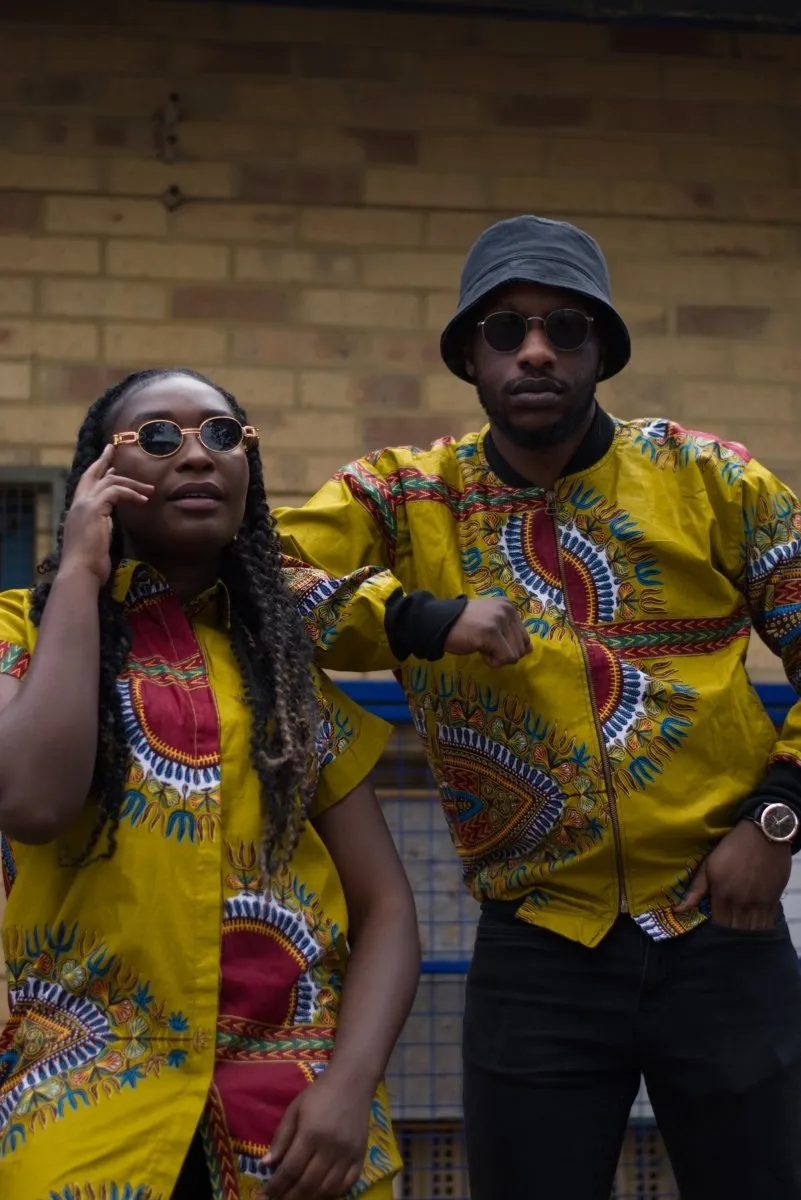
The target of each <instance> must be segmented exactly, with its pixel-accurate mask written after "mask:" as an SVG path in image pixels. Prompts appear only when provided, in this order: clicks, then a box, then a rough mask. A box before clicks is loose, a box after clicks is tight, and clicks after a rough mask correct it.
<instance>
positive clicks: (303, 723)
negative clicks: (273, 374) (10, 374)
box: [31, 367, 319, 872]
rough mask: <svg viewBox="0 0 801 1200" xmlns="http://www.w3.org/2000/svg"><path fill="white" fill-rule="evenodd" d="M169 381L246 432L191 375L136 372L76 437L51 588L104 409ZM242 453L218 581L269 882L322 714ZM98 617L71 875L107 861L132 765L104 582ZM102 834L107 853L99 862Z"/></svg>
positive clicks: (43, 587) (281, 858) (123, 653)
mask: <svg viewBox="0 0 801 1200" xmlns="http://www.w3.org/2000/svg"><path fill="white" fill-rule="evenodd" d="M173 375H186V376H189V377H190V378H192V379H196V380H199V381H200V382H202V383H205V384H207V385H208V386H209V387H213V388H214V389H215V390H216V391H217V392H219V394H220V395H221V396H222V397H223V398H224V399H225V401H226V402H227V404H228V405H229V406H230V408H231V410H232V412H233V414H234V415H235V416H236V417H237V418H238V419H239V420H240V421H241V422H242V423H243V424H244V423H246V417H245V414H244V412H243V411H242V409H241V408H240V406H239V405H238V403H237V402H236V400H235V399H234V397H233V396H231V395H230V394H229V393H228V392H226V391H224V390H223V389H222V388H220V387H218V386H217V385H216V384H214V383H212V381H211V380H209V379H207V378H206V377H205V376H203V375H200V374H199V373H198V372H196V371H192V370H190V369H188V368H183V367H182V368H176V369H173V368H169V369H156V370H149V371H140V372H137V373H136V374H133V375H129V376H128V377H127V378H126V379H123V380H122V381H121V382H120V383H118V384H116V385H115V386H114V387H111V388H109V389H108V391H107V392H105V393H104V394H103V395H102V396H101V397H100V398H99V399H98V400H97V401H95V403H94V404H93V405H92V407H91V408H90V409H89V412H88V413H87V415H86V418H85V420H84V422H83V425H82V426H81V429H80V431H79V434H78V443H77V446H76V450H75V456H74V458H73V463H72V469H71V472H70V475H69V478H68V480H67V487H66V498H65V512H64V514H63V516H62V520H61V523H60V525H59V530H58V537H57V543H56V549H55V550H54V552H53V553H52V554H50V555H48V556H47V558H45V560H44V561H43V562H42V564H41V565H40V567H39V572H40V573H41V574H42V575H44V576H49V577H50V578H52V576H53V575H54V574H55V573H56V571H57V570H58V568H59V566H60V563H61V554H62V546H63V534H64V519H65V517H66V513H67V512H68V511H69V509H70V506H71V504H72V501H73V498H74V496H75V491H76V488H77V486H78V483H79V481H80V478H81V476H82V475H83V473H84V471H86V469H87V467H89V466H91V464H92V463H93V462H95V461H96V460H97V459H98V458H99V457H100V455H101V454H102V452H103V449H104V447H105V445H106V442H107V436H106V428H105V426H106V422H107V420H108V415H109V413H110V411H111V409H112V408H113V407H114V406H115V405H116V404H117V403H118V402H119V401H121V400H122V399H123V398H126V397H127V396H129V395H131V394H132V393H133V392H135V391H139V390H140V389H141V388H143V387H145V386H146V385H147V384H149V383H152V382H154V381H155V380H157V379H165V378H169V377H170V376H173ZM246 453H247V458H248V465H249V468H250V480H249V484H248V492H247V500H246V505H245V517H244V521H243V524H242V528H241V529H240V531H239V534H238V536H237V539H236V541H235V542H233V543H232V544H231V545H230V546H228V547H227V548H226V550H225V551H224V552H223V556H222V564H221V578H222V580H223V582H224V583H225V584H226V586H227V588H228V593H229V596H230V600H231V639H232V644H233V649H234V653H235V655H236V659H237V663H238V665H239V669H240V671H241V673H242V678H243V680H244V684H245V694H246V698H247V703H248V707H249V709H250V713H251V719H252V733H251V758H252V761H253V766H254V769H255V771H256V773H257V775H258V777H259V781H260V783H261V791H262V811H263V813H264V834H263V839H262V854H261V856H262V864H263V866H264V868H265V870H266V871H268V872H272V871H274V870H275V868H276V867H277V866H278V865H279V864H281V863H283V862H286V861H287V859H288V858H289V856H290V855H291V854H292V851H293V850H294V848H295V845H296V844H297V839H298V837H299V835H300V831H301V829H302V826H303V822H304V820H305V817H306V813H307V812H308V806H309V803H310V800H311V796H312V794H313V779H312V773H310V770H309V764H310V763H311V762H312V761H313V756H314V750H315V741H316V735H317V726H318V722H319V714H318V710H317V705H316V698H315V690H314V685H313V681H312V676H311V670H310V667H311V659H312V649H311V645H310V643H309V641H308V639H307V637H306V635H305V632H304V630H303V626H302V623H301V620H300V618H299V616H298V614H297V611H296V609H295V605H294V601H293V599H292V596H291V594H290V592H289V589H288V588H287V586H286V584H285V583H284V577H283V572H282V570H281V547H280V542H279V539H278V536H277V534H276V531H275V522H274V519H273V517H272V514H271V513H270V510H269V507H268V504H267V497H266V493H265V488H264V476H263V472H262V466H261V459H260V457H259V453H258V450H257V449H256V448H255V447H251V448H249V449H248V450H247V451H246ZM120 558H121V545H120V543H119V539H118V538H117V536H116V535H115V536H114V539H113V541H112V553H111V560H112V571H113V569H114V568H116V567H117V566H118V565H119V562H120ZM112 577H113V575H112ZM50 588H51V582H50V581H49V580H45V581H44V582H42V583H40V584H38V585H37V587H35V588H34V590H33V600H32V608H31V616H32V619H33V621H34V623H35V624H37V625H38V624H39V622H40V621H41V618H42V614H43V612H44V609H45V606H46V604H47V600H48V597H49V595H50ZM98 612H99V619H100V684H99V688H98V745H97V756H96V759H95V770H94V780H93V785H92V793H93V797H94V800H95V802H96V804H97V809H98V813H97V819H96V820H95V822H94V825H93V826H92V830H91V832H90V835H89V838H88V840H87V843H86V845H85V847H84V848H83V850H82V851H81V852H80V854H78V855H77V856H76V857H75V858H74V859H73V860H70V861H69V865H75V866H84V865H86V864H87V863H89V862H91V861H94V860H95V859H98V858H110V857H111V856H112V855H113V854H114V850H115V848H116V841H117V832H118V829H119V824H120V815H121V812H122V809H123V806H124V803H125V786H126V776H127V770H128V759H129V751H128V743H127V738H126V732H125V724H124V719H123V712H122V704H121V700H120V696H119V692H118V689H117V679H118V676H119V674H120V672H121V671H122V669H123V667H124V664H125V660H126V657H127V655H128V652H129V650H130V646H131V638H130V632H129V630H128V627H127V624H126V622H125V617H124V610H123V606H122V605H121V604H119V603H118V602H117V601H115V600H114V599H113V595H112V585H111V582H109V583H108V584H107V585H106V586H104V587H103V588H101V590H100V595H99V599H98ZM104 831H105V832H106V846H105V849H104V850H102V851H101V852H98V853H96V851H97V847H98V844H99V842H100V839H101V837H102V835H103V833H104Z"/></svg>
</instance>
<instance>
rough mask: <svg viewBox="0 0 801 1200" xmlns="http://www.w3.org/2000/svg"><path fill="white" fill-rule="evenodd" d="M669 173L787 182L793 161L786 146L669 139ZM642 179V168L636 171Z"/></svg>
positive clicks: (716, 180)
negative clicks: (744, 148) (675, 140)
mask: <svg viewBox="0 0 801 1200" xmlns="http://www.w3.org/2000/svg"><path fill="white" fill-rule="evenodd" d="M662 153H663V155H664V158H665V165H666V174H667V175H668V176H669V177H670V178H671V179H688V180H691V181H692V180H709V182H710V183H721V182H740V181H748V180H762V179H770V181H771V182H772V183H786V182H787V181H788V180H789V178H790V170H791V162H790V156H789V155H788V154H787V151H786V149H785V148H784V147H783V146H758V145H750V146H749V147H748V152H747V153H745V154H744V153H743V149H742V146H736V145H732V144H729V145H715V144H714V143H712V144H711V143H710V142H709V141H708V140H706V139H705V140H704V141H690V140H689V139H687V140H686V141H682V142H669V141H666V142H665V144H664V146H663V147H662ZM632 174H635V175H636V177H637V178H638V179H640V178H642V172H641V171H639V170H637V171H633V172H632Z"/></svg>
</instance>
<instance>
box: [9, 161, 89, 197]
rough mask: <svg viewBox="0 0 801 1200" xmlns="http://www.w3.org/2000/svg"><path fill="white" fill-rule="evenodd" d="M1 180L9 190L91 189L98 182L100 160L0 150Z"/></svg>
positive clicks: (66, 190)
mask: <svg viewBox="0 0 801 1200" xmlns="http://www.w3.org/2000/svg"><path fill="white" fill-rule="evenodd" d="M0 180H2V184H3V188H5V189H9V190H10V189H12V188H17V189H19V190H20V191H31V192H94V191H96V190H97V188H98V187H99V184H100V164H99V162H98V161H97V160H96V159H91V158H63V157H61V156H60V155H50V154H4V153H0Z"/></svg>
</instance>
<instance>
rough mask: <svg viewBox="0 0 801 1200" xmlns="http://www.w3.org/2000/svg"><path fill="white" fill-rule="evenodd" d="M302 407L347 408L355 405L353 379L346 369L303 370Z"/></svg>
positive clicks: (301, 380) (301, 385)
mask: <svg viewBox="0 0 801 1200" xmlns="http://www.w3.org/2000/svg"><path fill="white" fill-rule="evenodd" d="M300 407H301V408H305V409H323V408H325V409H328V408H333V409H345V410H349V409H351V408H352V407H353V379H352V377H351V376H350V375H348V374H347V373H346V372H345V371H302V372H301V374H300Z"/></svg>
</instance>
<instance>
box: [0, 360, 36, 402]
mask: <svg viewBox="0 0 801 1200" xmlns="http://www.w3.org/2000/svg"><path fill="white" fill-rule="evenodd" d="M30 394H31V364H30V363H27V362H4V363H0V400H27V399H28V397H29V396H30Z"/></svg>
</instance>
